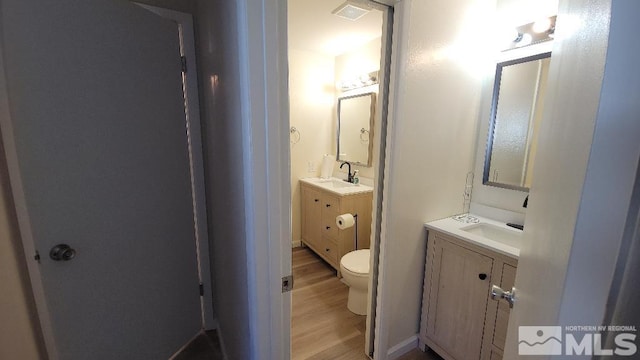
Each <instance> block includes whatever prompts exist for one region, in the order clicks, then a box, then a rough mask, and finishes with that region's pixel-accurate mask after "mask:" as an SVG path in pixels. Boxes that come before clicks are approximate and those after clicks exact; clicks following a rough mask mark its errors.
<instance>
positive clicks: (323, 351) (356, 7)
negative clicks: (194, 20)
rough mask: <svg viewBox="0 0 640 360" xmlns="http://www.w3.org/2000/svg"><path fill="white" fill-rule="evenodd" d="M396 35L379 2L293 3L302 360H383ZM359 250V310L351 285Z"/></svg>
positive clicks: (295, 227)
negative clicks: (381, 268) (385, 200)
mask: <svg viewBox="0 0 640 360" xmlns="http://www.w3.org/2000/svg"><path fill="white" fill-rule="evenodd" d="M391 28H392V9H391V8H389V7H387V6H383V5H380V4H378V3H375V2H369V1H357V2H353V1H347V2H344V1H341V0H333V1H323V2H310V1H304V0H289V2H288V38H289V43H288V58H289V104H290V108H289V110H290V126H291V128H290V154H291V159H290V160H291V161H290V164H291V199H292V203H291V209H292V243H291V245H292V249H293V250H292V251H293V252H292V270H293V276H294V280H295V283H294V288H293V293H292V314H291V324H292V327H291V348H292V350H291V351H292V352H291V358H292V359H308V358H337V357H338V355H340V356H347V355H346V354H351V355H352V356H355V357H359V356H362V357H363V358H365V359H366V358H367V355H368V356H372V355H373V341H374V336H373V324H374V318H375V313H374V311H372V309H375V305H373V304H374V302H375V297H376V296H375V288H376V286H377V259H376V257H377V250H375V248H376V244H378V241H379V237H378V235H379V224H378V220H379V216H378V215H379V212H378V211H379V206H378V205H379V204H380V203H381V194H382V191H381V190H382V189H381V186H382V176H383V172H384V169H383V167H384V152H385V151H384V150H385V141H384V140H385V138H386V111H387V109H386V104H387V96H388V83H387V82H388V78H389V76H388V74H389V65H390V64H389V59H390V45H391ZM345 180H347V181H345ZM354 183H356V184H354ZM332 187H334V188H333V189H332ZM336 187H337V188H341V190H336V191H334V190H335V188H336ZM345 188H346V190H345ZM343 215H348V216H350V218H349V220H347V223H348V224H346V226H345V227H344V228H341V227H340V225H339V224H338V223H337V220H336V217H337V216H343ZM354 250H360V251H358V253H359V254H360V255H364V256H365V258H366V260H365V261H363V263H364V264H365V265H366V267H367V269H366V270H362V272H359V273H357V274H358V275H362V274H364V276H360V277H359V281H364V283H365V285H364V286H360V288H361V290H363V291H364V294H360V296H361V301H357V303H359V304H361V305H359V306H355V305H353V304H354V303H356V301H354V300H353V299H354V298H355V297H354V296H353V293H354V290H353V289H350V286H352V285H353V284H349V277H347V278H345V277H344V276H343V275H345V274H344V273H343V272H344V271H345V267H344V266H345V265H344V264H343V261H342V259H343V257H344V256H345V255H347V254H351V253H353V252H354ZM360 261H362V259H361V260H360ZM346 271H349V270H346ZM372 290H373V291H372ZM337 352H339V354H338V353H337Z"/></svg>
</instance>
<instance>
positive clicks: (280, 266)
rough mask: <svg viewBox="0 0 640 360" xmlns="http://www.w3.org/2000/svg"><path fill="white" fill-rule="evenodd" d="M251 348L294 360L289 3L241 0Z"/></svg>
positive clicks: (263, 355)
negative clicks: (288, 285) (289, 281)
mask: <svg viewBox="0 0 640 360" xmlns="http://www.w3.org/2000/svg"><path fill="white" fill-rule="evenodd" d="M237 9H238V14H237V15H238V28H237V32H238V37H239V55H240V56H239V59H238V61H239V68H240V89H241V95H240V97H241V98H240V102H241V104H242V109H241V112H242V115H241V122H242V134H243V144H242V146H243V166H244V176H245V179H244V193H245V194H244V197H245V209H246V228H245V236H246V239H247V243H246V251H247V272H248V279H247V288H248V290H249V291H248V305H249V333H250V335H249V337H250V338H249V339H248V341H249V344H248V345H249V348H250V350H249V353H250V354H251V358H252V359H283V360H284V359H289V357H290V335H289V334H290V318H291V314H290V311H291V309H290V308H291V293H290V292H288V293H284V294H283V293H282V291H281V278H282V276H283V275H285V274H286V275H288V274H289V273H290V271H291V224H290V222H291V219H290V217H291V216H290V214H291V212H290V206H291V195H290V189H291V186H290V181H291V180H290V176H289V171H290V170H289V141H288V134H289V133H288V129H289V121H288V110H287V109H288V106H287V105H288V104H287V94H288V91H287V66H286V61H287V60H286V59H287V56H286V52H287V41H286V18H287V17H286V2H285V1H281V0H260V1H257V2H256V1H250V0H239V1H237Z"/></svg>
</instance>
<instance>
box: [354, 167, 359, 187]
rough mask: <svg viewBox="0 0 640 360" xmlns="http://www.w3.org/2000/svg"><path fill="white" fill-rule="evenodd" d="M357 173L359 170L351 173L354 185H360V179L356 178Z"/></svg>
mask: <svg viewBox="0 0 640 360" xmlns="http://www.w3.org/2000/svg"><path fill="white" fill-rule="evenodd" d="M358 171H359V170H354V171H353V183H354V184H356V185H358V184H360V177H359V176H358Z"/></svg>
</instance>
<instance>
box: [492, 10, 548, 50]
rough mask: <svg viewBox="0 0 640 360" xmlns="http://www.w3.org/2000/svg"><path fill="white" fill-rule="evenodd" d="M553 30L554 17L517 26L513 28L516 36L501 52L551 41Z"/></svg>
mask: <svg viewBox="0 0 640 360" xmlns="http://www.w3.org/2000/svg"><path fill="white" fill-rule="evenodd" d="M555 30H556V16H551V17H548V18H544V19H540V20H538V21H536V22H531V23H528V24H524V25H521V26H518V27H516V28H515V31H516V33H517V36H516V37H515V39H513V41H511V43H510V44H508V45H507V47H506V49H504V50H503V51H506V50H511V49H515V48H521V47H524V46H527V45H533V44H538V43H541V42H545V41H549V40H553V38H554V34H555Z"/></svg>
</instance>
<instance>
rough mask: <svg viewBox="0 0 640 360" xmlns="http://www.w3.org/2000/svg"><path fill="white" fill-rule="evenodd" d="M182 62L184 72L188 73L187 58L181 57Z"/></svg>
mask: <svg viewBox="0 0 640 360" xmlns="http://www.w3.org/2000/svg"><path fill="white" fill-rule="evenodd" d="M180 62H181V63H182V72H183V73H185V74H186V73H187V58H186V57H184V56H180Z"/></svg>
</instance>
